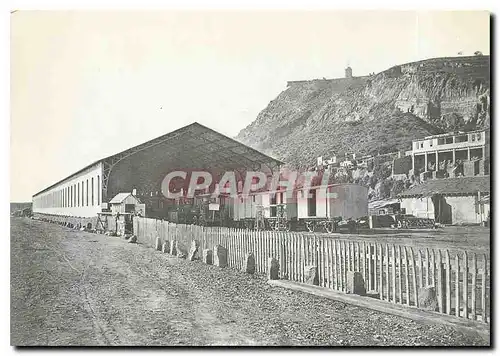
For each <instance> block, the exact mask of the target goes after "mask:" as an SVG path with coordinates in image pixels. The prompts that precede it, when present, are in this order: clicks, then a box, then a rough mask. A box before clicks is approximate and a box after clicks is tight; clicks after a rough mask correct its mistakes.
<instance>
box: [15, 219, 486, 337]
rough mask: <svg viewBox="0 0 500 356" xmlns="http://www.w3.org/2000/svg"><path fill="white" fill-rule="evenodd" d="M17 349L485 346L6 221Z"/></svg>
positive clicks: (94, 238)
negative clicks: (51, 346)
mask: <svg viewBox="0 0 500 356" xmlns="http://www.w3.org/2000/svg"><path fill="white" fill-rule="evenodd" d="M11 344H13V345H18V346H22V345H121V346H126V345H332V346H346V345H353V346H354V345H374V346H376V345H379V346H386V345H409V346H410V345H411V346H413V345H484V344H485V341H484V340H482V339H481V338H480V337H478V336H475V335H467V334H464V333H461V332H459V331H457V330H455V329H453V328H450V327H445V326H438V325H425V324H422V323H418V322H414V321H411V320H408V319H405V318H401V317H396V316H391V315H387V314H383V313H380V312H375V311H371V310H367V309H363V308H358V307H355V306H351V305H348V304H344V303H341V302H336V301H332V300H327V299H322V298H319V297H315V296H312V295H308V294H303V293H298V292H293V291H288V290H284V289H280V288H273V287H270V286H269V285H267V284H266V282H265V280H264V279H263V278H261V277H253V276H250V275H247V274H244V273H242V272H239V271H235V270H231V269H220V268H218V267H215V266H207V265H205V264H202V263H201V262H188V261H186V260H181V259H178V258H176V257H172V256H170V255H166V254H162V253H161V252H159V251H154V250H153V249H151V248H147V247H145V246H144V245H140V244H139V245H136V244H128V243H126V242H125V241H124V240H120V239H119V238H116V237H107V236H104V235H96V234H90V233H86V232H75V231H72V230H69V229H66V228H64V227H61V226H59V225H53V224H49V223H44V222H40V221H35V220H30V219H25V218H13V219H11Z"/></svg>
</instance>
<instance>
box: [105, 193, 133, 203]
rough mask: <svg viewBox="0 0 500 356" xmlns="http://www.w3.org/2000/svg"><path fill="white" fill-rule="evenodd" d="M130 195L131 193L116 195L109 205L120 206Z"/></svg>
mask: <svg viewBox="0 0 500 356" xmlns="http://www.w3.org/2000/svg"><path fill="white" fill-rule="evenodd" d="M129 195H132V193H118V194H116V195H115V197H114V198H113V199H111V201H110V202H109V203H110V204H121V203H122V202H123V201H124V200H125V199H127V198H128V197H129Z"/></svg>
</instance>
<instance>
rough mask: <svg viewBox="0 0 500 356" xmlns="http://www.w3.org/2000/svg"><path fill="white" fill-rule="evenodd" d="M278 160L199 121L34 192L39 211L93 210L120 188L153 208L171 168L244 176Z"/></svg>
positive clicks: (270, 168)
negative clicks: (227, 172) (133, 193)
mask: <svg viewBox="0 0 500 356" xmlns="http://www.w3.org/2000/svg"><path fill="white" fill-rule="evenodd" d="M282 164H283V162H281V161H279V160H276V159H274V158H272V157H269V156H267V155H265V154H263V153H261V152H259V151H257V150H255V149H253V148H251V147H248V146H246V145H244V144H242V143H240V142H238V141H236V140H234V139H232V138H230V137H227V136H225V135H223V134H221V133H218V132H216V131H214V130H212V129H210V128H208V127H205V126H203V125H201V124H199V123H196V122H195V123H193V124H190V125H188V126H184V127H182V128H180V129H178V130H175V131H172V132H170V133H167V134H165V135H163V136H160V137H158V138H155V139H153V140H150V141H148V142H145V143H143V144H140V145H138V146H135V147H132V148H129V149H127V150H125V151H123V152H120V153H117V154H114V155H112V156H109V157H106V158H103V159H101V160H99V161H96V162H94V163H92V164H90V165H88V166H86V167H84V168H82V169H81V170H80V171H78V172H76V173H74V174H72V175H71V176H69V177H66V178H64V179H63V180H61V181H59V182H57V183H55V184H53V185H51V186H50V187H48V188H46V189H44V190H42V191H40V192H38V193H37V194H35V195H34V196H33V203H34V208H35V210H36V211H37V212H38V213H42V214H52V215H66V216H80V217H87V216H96V215H97V213H99V212H101V210H102V209H101V205H102V203H108V202H109V200H110V199H111V198H112V197H114V196H115V195H117V194H118V193H123V192H132V191H133V190H134V189H135V190H136V191H137V198H139V199H140V200H141V201H142V202H143V203H145V204H146V205H147V207H148V209H149V208H152V209H153V210H154V209H155V206H156V208H158V209H161V208H162V204H163V202H164V200H165V199H164V197H162V196H161V183H162V181H163V179H164V177H165V176H166V174H167V173H169V172H172V171H188V172H189V171H209V172H210V173H211V174H212V176H215V178H214V180H215V179H216V178H217V176H219V175H222V174H223V173H224V172H226V171H233V172H235V175H236V178H237V179H241V180H243V179H244V175H245V172H247V171H262V172H265V173H266V174H269V175H271V174H273V173H274V172H277V171H279V168H280V166H281V165H282Z"/></svg>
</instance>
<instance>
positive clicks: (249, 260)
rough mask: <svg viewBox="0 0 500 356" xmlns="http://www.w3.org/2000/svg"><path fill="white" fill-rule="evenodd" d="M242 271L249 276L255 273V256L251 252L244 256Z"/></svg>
mask: <svg viewBox="0 0 500 356" xmlns="http://www.w3.org/2000/svg"><path fill="white" fill-rule="evenodd" d="M243 270H244V271H245V272H246V273H249V274H254V273H255V256H254V255H253V252H250V253H247V254H246V255H245V261H244V264H243Z"/></svg>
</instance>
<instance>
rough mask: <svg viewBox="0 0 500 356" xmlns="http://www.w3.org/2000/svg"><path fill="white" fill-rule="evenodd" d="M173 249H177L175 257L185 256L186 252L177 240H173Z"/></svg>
mask: <svg viewBox="0 0 500 356" xmlns="http://www.w3.org/2000/svg"><path fill="white" fill-rule="evenodd" d="M175 250H176V251H177V257H179V258H186V257H187V252H186V251H185V250H184V248H183V247H182V245H181V244H180V243H179V241H176V242H175Z"/></svg>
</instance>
